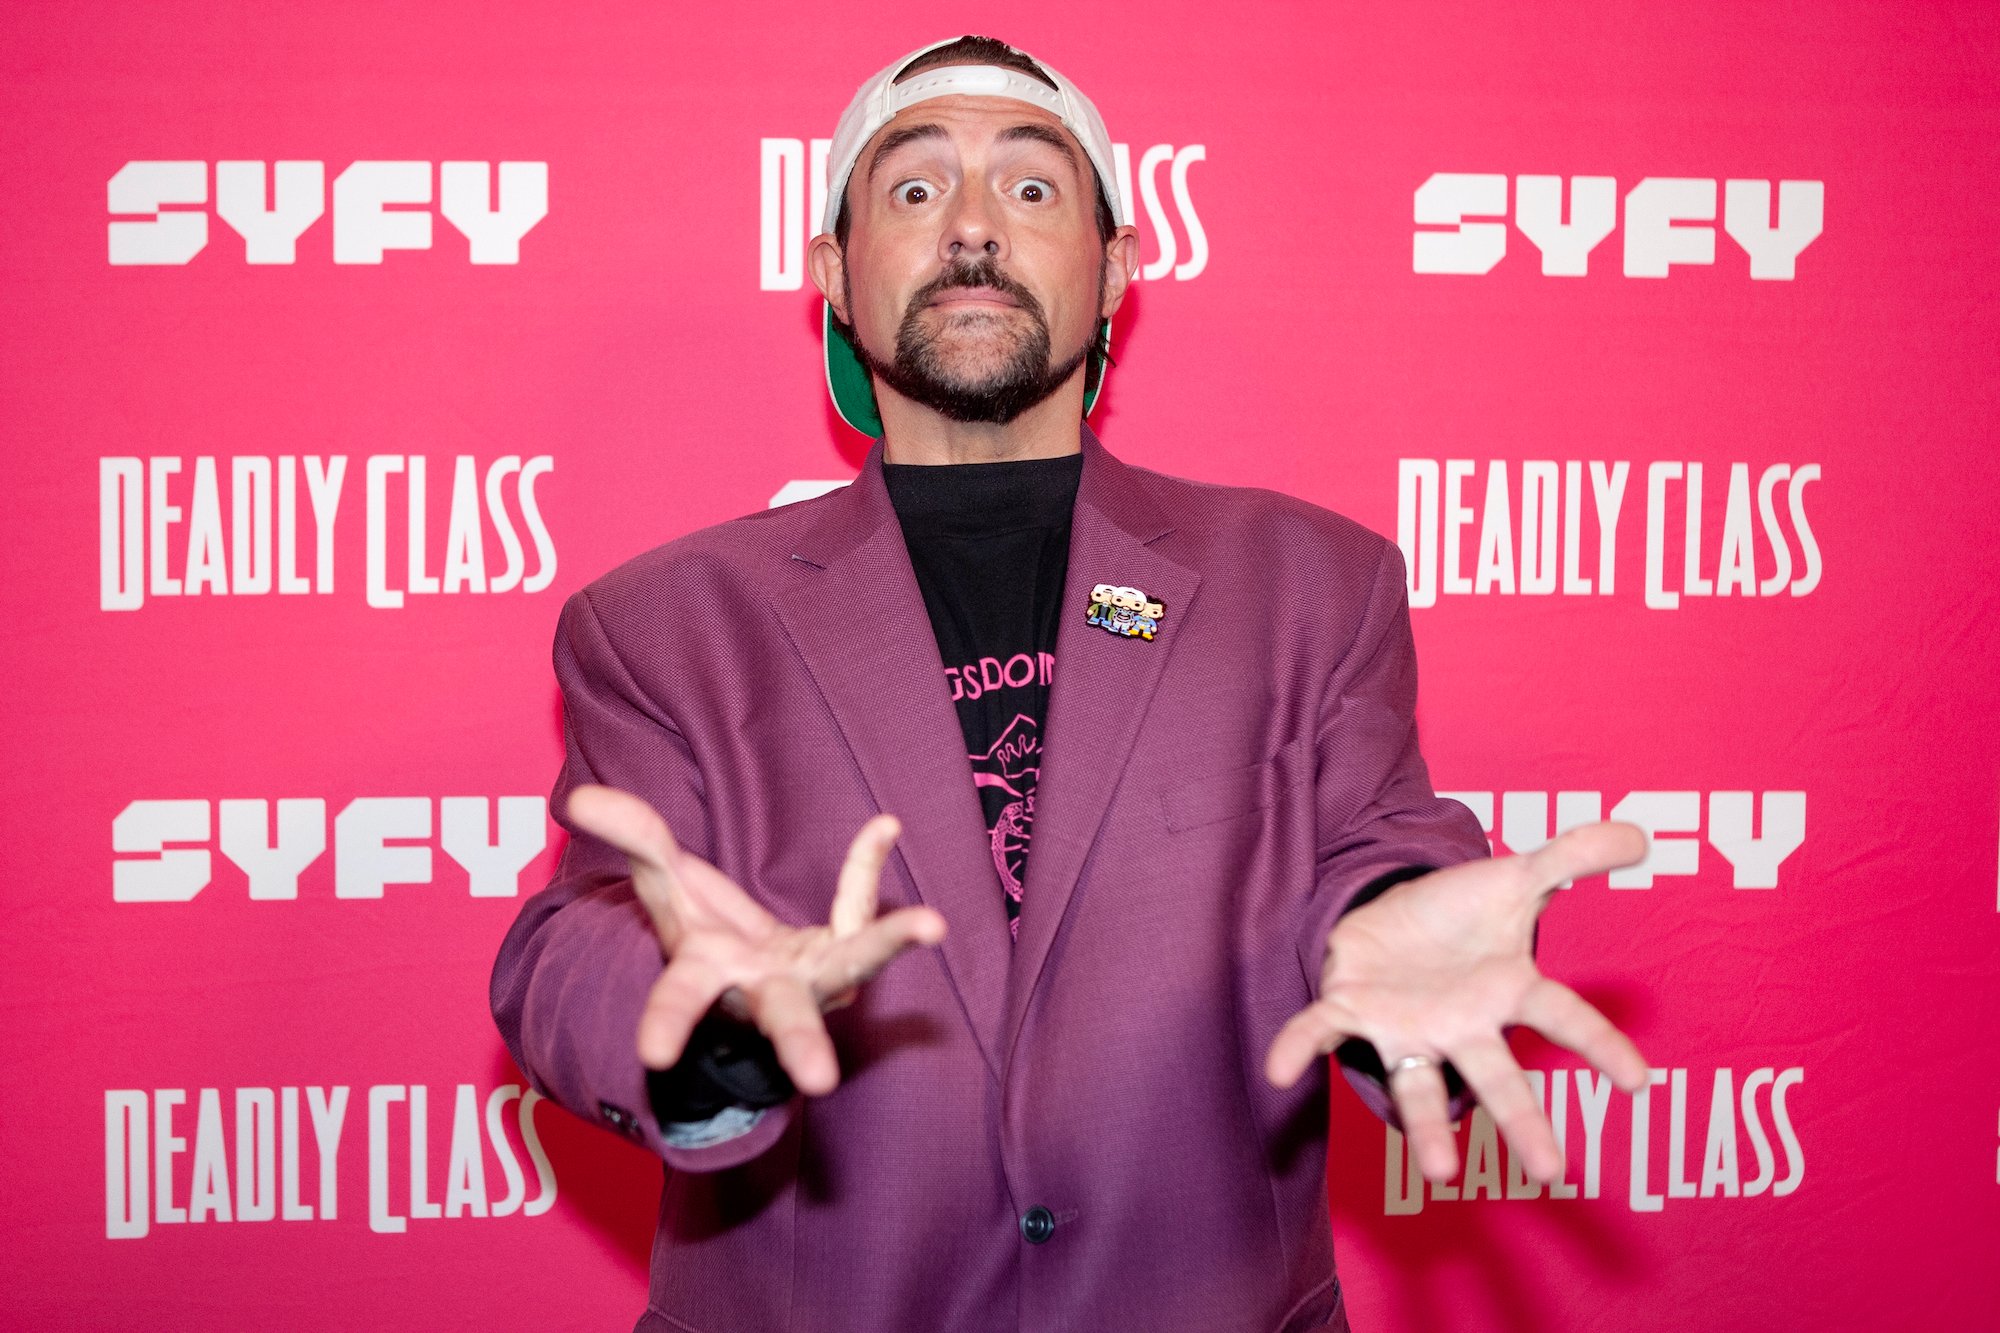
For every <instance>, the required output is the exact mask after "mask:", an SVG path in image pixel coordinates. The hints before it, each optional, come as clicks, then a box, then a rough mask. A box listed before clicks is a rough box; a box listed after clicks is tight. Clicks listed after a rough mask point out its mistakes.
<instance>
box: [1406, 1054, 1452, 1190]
mask: <svg viewBox="0 0 2000 1333" xmlns="http://www.w3.org/2000/svg"><path fill="white" fill-rule="evenodd" d="M1389 1095H1390V1096H1392V1097H1394V1098H1395V1099H1396V1114H1397V1116H1398V1117H1400V1118H1401V1120H1402V1122H1403V1134H1404V1136H1405V1137H1406V1138H1408V1139H1409V1141H1410V1151H1411V1152H1412V1153H1414V1154H1416V1158H1417V1166H1418V1169H1420V1170H1421V1171H1422V1172H1423V1173H1424V1178H1425V1179H1426V1180H1430V1181H1434V1182H1437V1183H1443V1182H1444V1181H1447V1180H1450V1179H1451V1178H1452V1177H1453V1176H1455V1175H1457V1174H1458V1140H1457V1139H1456V1138H1454V1137H1453V1136H1452V1132H1451V1119H1450V1111H1451V1106H1450V1102H1449V1100H1448V1099H1447V1098H1446V1096H1445V1090H1444V1075H1443V1074H1442V1073H1440V1072H1439V1071H1438V1067H1437V1066H1436V1065H1412V1066H1407V1067H1405V1068H1401V1069H1398V1068H1396V1067H1395V1065H1394V1064H1393V1063H1392V1064H1391V1065H1390V1072H1389Z"/></svg>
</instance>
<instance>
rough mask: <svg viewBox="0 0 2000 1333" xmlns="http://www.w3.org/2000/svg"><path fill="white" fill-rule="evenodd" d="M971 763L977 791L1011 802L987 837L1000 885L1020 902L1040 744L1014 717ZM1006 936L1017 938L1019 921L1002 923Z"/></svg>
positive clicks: (1029, 724) (1022, 719)
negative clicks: (992, 791) (995, 792)
mask: <svg viewBox="0 0 2000 1333" xmlns="http://www.w3.org/2000/svg"><path fill="white" fill-rule="evenodd" d="M971 759H972V781H973V784H974V785H975V786H978V787H998V788H1000V789H1001V790H1002V791H1004V792H1005V793H1007V795H1008V796H1010V797H1012V798H1013V799H1012V800H1010V801H1008V802H1007V804H1006V805H1004V806H1002V807H1001V810H1000V813H999V816H998V817H997V818H996V819H995V820H994V821H993V827H992V829H991V830H990V831H989V832H990V835H991V837H992V849H993V868H994V869H995V870H997V871H998V872H999V873H1000V885H1001V887H1002V888H1004V889H1005V890H1006V891H1007V896H1008V897H1009V898H1011V899H1013V900H1014V903H1015V906H1016V909H1017V911H1018V909H1019V905H1020V902H1021V876H1022V873H1023V871H1024V870H1025V869H1026V868H1027V863H1028V840H1029V838H1030V837H1031V836H1032V835H1033V832H1034V823H1035V782H1036V780H1037V779H1038V778H1040V776H1041V772H1042V738H1041V734H1040V732H1039V731H1038V730H1037V729H1036V727H1035V719H1033V718H1032V717H1029V716H1028V715H1027V714H1026V713H1017V714H1016V715H1015V717H1014V720H1013V721H1012V722H1009V723H1008V724H1007V729H1006V730H1005V731H1003V732H1001V733H1000V738H999V739H998V740H996V741H994V742H993V748H992V749H990V750H988V751H987V752H986V753H985V754H975V755H973V756H971ZM1007 931H1008V934H1009V935H1010V936H1013V937H1016V938H1018V937H1019V936H1020V933H1021V918H1020V917H1019V915H1015V916H1013V917H1011V918H1010V919H1009V920H1008V922H1007Z"/></svg>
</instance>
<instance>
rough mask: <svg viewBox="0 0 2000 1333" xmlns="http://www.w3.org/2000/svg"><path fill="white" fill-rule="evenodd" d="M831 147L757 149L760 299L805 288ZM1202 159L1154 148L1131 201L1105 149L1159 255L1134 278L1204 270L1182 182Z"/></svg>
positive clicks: (1124, 149) (768, 145)
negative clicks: (1163, 188) (1163, 181)
mask: <svg viewBox="0 0 2000 1333" xmlns="http://www.w3.org/2000/svg"><path fill="white" fill-rule="evenodd" d="M831 144H832V140H830V139H812V140H806V139H764V140H761V141H760V151H761V152H762V155H763V158H762V169H761V171H760V173H759V177H758V179H759V192H758V219H759V223H758V230H757V285H758V287H759V288H761V289H762V290H764V291H767V292H795V291H798V290H799V289H800V288H802V287H803V286H805V281H806V264H805V255H806V242H807V241H808V240H810V239H811V238H812V236H813V235H814V234H815V232H816V231H817V229H818V227H819V220H820V218H821V217H822V216H824V214H825V212H826V158H827V151H828V149H829V147H830V146H831ZM1207 157H1208V149H1207V148H1206V147H1204V146H1203V145H1201V144H1198V143H1197V144H1188V145H1187V146H1185V147H1183V148H1178V149H1176V148H1175V147H1174V146H1173V145H1172V144H1154V145H1153V146H1152V147H1151V148H1148V149H1147V150H1146V151H1145V152H1143V153H1141V154H1140V155H1139V168H1138V172H1137V175H1136V179H1137V181H1138V185H1139V193H1138V194H1137V195H1134V194H1133V193H1132V184H1133V181H1134V179H1135V176H1134V172H1133V169H1132V150H1131V148H1130V147H1129V146H1128V145H1125V144H1122V143H1118V144H1113V145H1111V168H1112V171H1113V172H1114V173H1115V174H1116V176H1117V178H1118V190H1119V193H1120V194H1122V195H1124V197H1125V198H1127V199H1134V198H1136V199H1137V200H1138V201H1139V205H1140V208H1141V209H1142V210H1143V211H1144V213H1145V215H1146V223H1147V226H1148V228H1149V229H1150V230H1151V232H1152V234H1153V237H1154V239H1155V240H1156V241H1157V242H1158V244H1159V247H1160V253H1159V254H1158V255H1157V256H1156V257H1154V258H1153V259H1152V260H1150V261H1149V262H1147V263H1145V264H1143V265H1141V266H1140V268H1139V276H1140V277H1141V278H1144V279H1146V280H1147V281H1149V282H1150V281H1155V280H1157V279H1160V278H1164V277H1166V276H1167V275H1168V274H1172V275H1173V278H1174V280H1175V281H1176V282H1186V281H1188V280H1189V279H1190V278H1195V277H1199V276H1200V274H1201V271H1202V270H1203V269H1205V268H1207V267H1208V233H1207V232H1205V231H1203V230H1202V226H1201V218H1200V217H1199V216H1198V215H1197V214H1196V213H1195V210H1194V200H1193V199H1192V198H1191V197H1190V196H1189V194H1188V180H1187V176H1188V168H1189V167H1191V166H1193V165H1194V164H1195V163H1197V162H1201V161H1205V160H1206V159H1207ZM808 158H810V170H809V169H808ZM1163 166H1164V167H1167V189H1168V192H1169V194H1170V195H1171V197H1172V199H1173V209H1172V211H1171V212H1169V211H1168V209H1167V206H1166V204H1165V202H1164V201H1162V200H1161V198H1160V168H1161V167H1163ZM807 182H810V183H811V188H810V189H808V188H807ZM1175 217H1178V218H1179V219H1180V223H1181V229H1182V231H1184V232H1185V233H1186V234H1187V258H1185V259H1183V258H1181V249H1180V239H1179V238H1178V237H1177V236H1176V235H1175V233H1174V225H1173V220H1174V218H1175Z"/></svg>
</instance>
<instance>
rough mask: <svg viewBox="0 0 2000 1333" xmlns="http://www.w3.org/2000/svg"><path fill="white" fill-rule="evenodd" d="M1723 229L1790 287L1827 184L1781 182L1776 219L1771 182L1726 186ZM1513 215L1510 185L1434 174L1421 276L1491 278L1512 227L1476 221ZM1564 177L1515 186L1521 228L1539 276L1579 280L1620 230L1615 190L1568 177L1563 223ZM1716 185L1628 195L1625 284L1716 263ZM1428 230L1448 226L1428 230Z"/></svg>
mask: <svg viewBox="0 0 2000 1333" xmlns="http://www.w3.org/2000/svg"><path fill="white" fill-rule="evenodd" d="M1722 198H1723V204H1722V217H1723V221H1722V229H1723V230H1724V231H1726V232H1728V233H1729V238H1730V239H1731V240H1733V241H1735V242H1736V244H1737V245H1739V246H1741V247H1742V249H1743V251H1744V253H1746V254H1748V255H1749V256H1750V276H1751V277H1752V278H1756V279H1761V280H1765V281H1780V282H1789V281H1791V279H1792V278H1793V277H1794V276H1796V271H1797V263H1798V257H1799V252H1800V251H1801V250H1804V249H1805V248H1806V247H1807V246H1808V245H1810V244H1812V242H1813V240H1814V238H1816V237H1817V236H1818V235H1819V234H1820V229H1821V225H1822V220H1823V215H1824V213H1825V202H1826V186H1825V184H1824V182H1821V181H1779V182H1778V212H1777V216H1776V217H1775V218H1773V216H1772V214H1771V182H1769V181H1765V180H1732V181H1725V182H1724V183H1723V192H1722ZM1505 216H1507V178H1506V177H1505V176H1499V175H1487V174H1478V173H1465V172H1455V171H1439V172H1433V173H1432V174H1431V176H1430V178H1429V179H1428V180H1426V181H1425V182H1424V183H1423V184H1422V185H1419V186H1418V187H1417V194H1416V222H1417V224H1418V226H1419V228H1420V230H1418V231H1417V233H1416V238H1415V243H1414V245H1413V248H1412V257H1411V270H1412V271H1413V272H1416V273H1470V274H1480V273H1491V272H1492V271H1493V269H1494V266H1495V265H1497V264H1498V263H1499V262H1500V260H1501V258H1502V257H1503V256H1505V255H1506V253H1507V224H1506V223H1504V222H1472V221H1468V220H1467V219H1469V218H1503V217H1505ZM1563 217H1564V208H1563V181H1562V177H1560V176H1517V177H1515V178H1514V226H1515V228H1516V229H1517V230H1519V231H1520V233H1521V234H1522V235H1523V236H1526V237H1527V238H1528V239H1529V240H1530V241H1532V242H1533V243H1534V245H1535V248H1536V249H1538V250H1540V251H1541V252H1542V272H1543V273H1544V274H1546V275H1548V276H1550V277H1568V278H1580V277H1582V276H1583V275H1584V274H1586V273H1588V272H1589V271H1590V252H1591V251H1592V250H1595V249H1596V248H1597V245H1598V243H1599V242H1600V241H1602V240H1603V239H1604V238H1605V237H1607V236H1609V235H1610V234H1611V230H1612V228H1613V227H1615V226H1617V224H1618V182H1617V181H1616V180H1615V179H1613V178H1612V177H1610V176H1571V177H1570V178H1569V208H1568V217H1569V220H1568V221H1567V222H1565V221H1564V220H1563ZM1714 221H1715V181H1714V180H1713V179H1710V178H1693V177H1682V176H1648V177H1646V178H1645V179H1644V180H1641V181H1640V182H1639V183H1638V184H1637V185H1634V186H1633V187H1632V188H1631V189H1630V190H1629V191H1627V192H1626V195H1625V276H1626V277H1628V278H1664V277H1666V276H1667V270H1668V269H1669V268H1671V267H1672V266H1673V265H1675V264H1713V263H1714V262H1715V228H1714V227H1713V226H1704V225H1700V224H1704V223H1713V222H1714ZM1423 227H1449V228H1451V230H1450V231H1425V230H1421V228H1423Z"/></svg>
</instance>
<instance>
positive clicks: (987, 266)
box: [910, 255, 1042, 319]
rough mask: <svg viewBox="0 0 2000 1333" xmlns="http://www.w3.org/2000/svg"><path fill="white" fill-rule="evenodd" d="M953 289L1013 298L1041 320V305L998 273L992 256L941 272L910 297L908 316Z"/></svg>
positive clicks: (1008, 278) (1010, 279) (998, 263)
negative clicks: (990, 291)
mask: <svg viewBox="0 0 2000 1333" xmlns="http://www.w3.org/2000/svg"><path fill="white" fill-rule="evenodd" d="M953 287H991V288H992V289H993V290H994V291H996V292H1003V293H1005V294H1006V295H1008V296H1011V297H1013V298H1014V300H1015V301H1017V302H1018V303H1019V304H1020V306H1021V308H1022V309H1023V310H1025V311H1027V312H1028V313H1029V314H1030V315H1033V316H1034V317H1035V318H1037V319H1040V318H1041V316H1042V303H1041V302H1039V301H1037V300H1036V299H1035V294H1034V293H1033V292H1031V291H1029V290H1028V289H1027V288H1026V287H1024V286H1022V285H1021V284H1020V283H1019V282H1017V281H1015V280H1014V279H1013V278H1010V277H1008V276H1007V275H1006V274H1005V273H1003V272H1001V270H1000V262H999V261H998V260H996V259H995V258H993V256H991V255H983V256H981V257H980V258H979V259H976V260H974V261H972V262H971V263H963V264H953V265H952V266H950V267H949V268H947V269H945V270H944V272H942V273H940V274H938V275H937V276H936V277H935V278H932V279H931V280H930V281H929V282H927V283H925V284H924V285H923V286H921V287H919V288H918V289H917V290H916V292H915V294H913V295H912V296H911V297H910V313H911V314H913V315H914V314H915V313H916V312H917V311H918V310H921V309H922V308H923V307H925V306H927V305H929V304H930V303H931V302H932V301H933V300H934V299H936V297H937V295H938V293H940V292H946V291H950V290H951V289H952V288H953Z"/></svg>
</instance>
